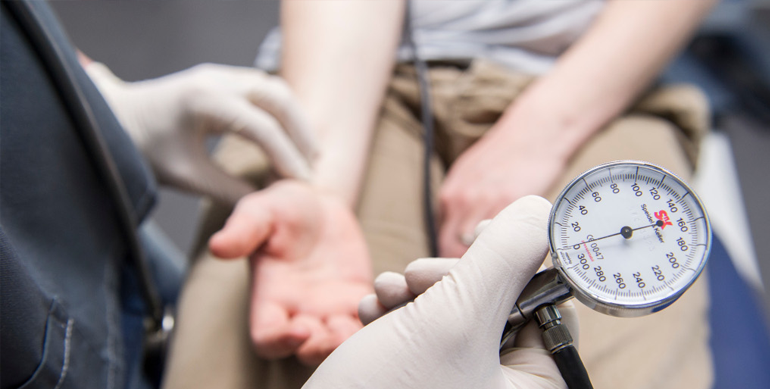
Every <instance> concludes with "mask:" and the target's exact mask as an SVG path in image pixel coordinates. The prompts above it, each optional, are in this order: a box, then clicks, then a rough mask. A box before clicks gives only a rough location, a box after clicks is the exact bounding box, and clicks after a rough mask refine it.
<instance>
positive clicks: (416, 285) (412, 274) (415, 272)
mask: <svg viewBox="0 0 770 389" xmlns="http://www.w3.org/2000/svg"><path fill="white" fill-rule="evenodd" d="M459 261H460V260H459V259H458V258H420V259H417V260H415V261H412V262H411V263H410V264H409V265H407V266H406V270H405V271H404V278H405V279H406V284H407V286H408V287H409V290H410V291H411V292H412V293H413V294H415V295H420V294H422V293H424V292H425V291H426V290H428V288H430V287H431V286H433V285H434V284H435V283H436V282H438V281H441V279H442V278H443V277H444V276H445V275H447V274H448V273H449V270H450V269H451V268H452V267H454V266H455V265H457V262H459Z"/></svg>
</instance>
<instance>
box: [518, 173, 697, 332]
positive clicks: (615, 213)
mask: <svg viewBox="0 0 770 389" xmlns="http://www.w3.org/2000/svg"><path fill="white" fill-rule="evenodd" d="M549 241H550V249H551V258H552V261H553V266H554V267H553V268H551V269H548V270H546V271H543V272H541V273H538V274H537V275H536V276H535V277H534V278H533V279H532V281H530V283H529V284H528V285H527V287H526V288H525V289H524V291H523V292H522V295H521V296H520V298H519V300H518V301H517V303H516V306H515V307H514V309H513V311H512V312H511V315H510V316H509V319H508V326H507V329H506V330H507V335H510V334H511V333H515V331H517V330H518V329H519V328H520V327H521V326H523V325H524V324H525V323H526V322H527V321H528V320H529V319H530V318H531V317H532V316H533V314H534V312H535V311H536V310H537V309H538V308H540V307H542V306H544V305H546V304H558V303H560V302H562V301H565V300H567V299H569V298H571V297H576V298H577V299H578V300H579V301H580V302H581V303H583V304H585V305H586V306H588V307H590V308H592V309H594V310H596V311H599V312H602V313H605V314H609V315H612V316H623V317H635V316H642V315H646V314H650V313H653V312H657V311H659V310H661V309H664V308H665V307H667V306H669V305H671V304H672V303H673V302H674V301H676V299H678V298H679V296H681V295H682V294H683V293H684V292H685V290H687V288H689V287H690V285H692V283H693V282H695V280H696V278H698V276H699V275H700V273H701V271H702V270H703V268H704V266H705V265H706V260H707V258H708V254H709V249H710V246H711V226H710V223H709V219H708V216H707V214H706V210H705V209H704V207H703V204H702V203H701V201H700V200H699V199H698V196H697V195H696V194H695V192H694V191H693V190H692V188H690V187H689V186H688V185H687V184H685V183H684V182H683V181H682V180H680V179H679V178H678V177H676V176H675V175H674V174H672V173H671V172H669V171H667V170H665V169H662V168H660V167H657V166H654V165H651V164H649V163H645V162H635V161H619V162H612V163H608V164H605V165H601V166H597V167H595V168H593V169H591V170H589V171H587V172H585V173H583V174H581V175H580V176H578V177H577V178H575V179H574V180H573V181H572V182H571V183H570V184H569V185H567V187H566V188H565V189H564V191H563V192H562V193H561V194H560V195H559V197H558V198H557V199H556V201H555V203H554V206H553V209H552V211H551V216H550V220H549ZM507 337H508V336H505V338H507Z"/></svg>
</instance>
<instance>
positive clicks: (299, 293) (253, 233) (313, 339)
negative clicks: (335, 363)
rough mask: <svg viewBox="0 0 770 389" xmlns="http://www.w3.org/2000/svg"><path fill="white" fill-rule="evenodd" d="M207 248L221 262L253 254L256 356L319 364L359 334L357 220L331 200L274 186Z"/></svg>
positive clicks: (249, 202)
mask: <svg viewBox="0 0 770 389" xmlns="http://www.w3.org/2000/svg"><path fill="white" fill-rule="evenodd" d="M209 246H210V248H211V251H212V253H214V254H215V255H217V256H219V257H223V258H236V257H242V256H244V255H249V254H251V253H253V254H252V255H251V265H252V266H251V271H252V282H253V284H252V299H251V338H252V341H253V342H254V347H255V349H256V351H257V353H258V354H259V355H260V356H262V357H265V358H282V357H286V356H289V355H292V354H296V355H297V357H298V358H299V360H300V361H302V362H303V363H306V364H309V365H315V364H319V363H321V362H322V361H323V360H324V358H326V356H328V355H329V354H330V353H331V352H332V351H333V350H334V349H335V348H336V347H337V346H338V345H340V344H341V343H342V342H343V341H344V340H345V339H347V338H348V337H349V336H350V335H352V334H353V333H354V332H356V331H357V330H358V329H360V328H361V323H360V321H359V320H358V314H357V307H358V301H359V300H360V299H361V297H363V296H364V295H366V294H367V293H371V291H372V280H371V264H370V259H369V254H368V252H367V248H366V244H365V242H364V239H363V235H362V233H361V230H360V228H359V227H358V224H357V222H356V220H355V217H354V215H353V214H352V212H351V211H350V210H349V208H347V207H346V206H345V205H343V204H342V203H341V202H340V201H339V200H337V199H336V198H335V197H333V196H329V195H325V194H320V193H318V192H317V191H316V190H314V189H312V188H311V187H310V186H308V185H306V184H302V183H299V182H293V181H282V182H278V183H276V184H274V185H273V186H271V187H270V188H268V189H266V190H264V191H261V192H256V193H253V194H250V195H248V196H246V197H244V198H243V199H242V200H241V201H240V202H239V203H238V205H237V207H236V209H235V211H234V212H233V214H232V215H231V216H230V218H229V219H228V221H227V223H226V225H225V227H224V228H223V229H222V230H221V231H220V232H218V233H217V234H215V235H214V236H213V237H212V238H211V240H210V242H209ZM255 250H256V251H255Z"/></svg>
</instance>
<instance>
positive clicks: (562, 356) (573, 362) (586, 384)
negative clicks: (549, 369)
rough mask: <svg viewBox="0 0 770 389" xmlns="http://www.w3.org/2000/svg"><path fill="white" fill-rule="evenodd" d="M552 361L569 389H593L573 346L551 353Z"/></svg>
mask: <svg viewBox="0 0 770 389" xmlns="http://www.w3.org/2000/svg"><path fill="white" fill-rule="evenodd" d="M553 359H554V361H556V366H558V367H559V371H560V372H561V376H562V377H563V378H564V382H566V383H567V387H568V388H569V389H593V385H591V379H590V378H588V372H587V371H586V367H585V366H584V365H583V360H582V359H580V354H578V352H577V349H575V346H572V345H570V346H566V347H564V348H562V349H561V350H558V351H556V352H555V353H553Z"/></svg>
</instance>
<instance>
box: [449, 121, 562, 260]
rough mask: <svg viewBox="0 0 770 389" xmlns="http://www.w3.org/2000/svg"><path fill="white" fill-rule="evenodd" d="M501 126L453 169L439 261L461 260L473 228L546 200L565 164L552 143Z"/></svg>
mask: <svg viewBox="0 0 770 389" xmlns="http://www.w3.org/2000/svg"><path fill="white" fill-rule="evenodd" d="M499 124H500V123H498V126H497V127H496V128H494V129H492V130H490V131H489V133H487V134H486V135H485V136H484V137H483V138H481V139H480V140H479V141H478V142H476V144H474V145H473V146H472V147H471V148H469V149H468V150H467V151H466V152H465V153H464V154H463V155H461V156H460V158H458V160H457V161H456V162H455V163H454V164H453V165H452V168H451V169H450V170H449V173H448V174H447V177H446V180H445V181H444V184H443V186H442V187H441V190H440V192H439V198H440V200H439V201H440V207H441V224H440V228H439V255H440V256H442V257H455V258H456V257H460V256H462V255H463V253H465V251H466V250H467V249H468V246H469V245H470V243H471V242H472V241H473V237H474V233H473V232H474V228H475V227H476V225H477V224H478V223H479V222H480V221H482V220H484V219H491V218H492V217H494V216H495V215H497V213H499V212H500V211H501V210H502V209H503V208H505V207H506V206H508V204H510V203H512V202H514V201H516V200H517V199H519V198H521V197H523V196H526V195H539V196H544V195H545V194H546V192H547V191H548V189H550V187H551V186H552V185H553V184H554V182H555V181H556V179H557V178H558V177H559V174H560V173H561V172H562V169H563V167H564V162H562V159H560V158H557V157H555V156H554V155H553V154H552V153H550V152H549V146H550V145H551V144H552V143H555V142H553V141H549V140H545V139H542V138H541V137H540V136H538V134H537V133H523V132H516V133H512V132H511V131H509V130H510V128H503V127H502V126H499Z"/></svg>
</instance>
